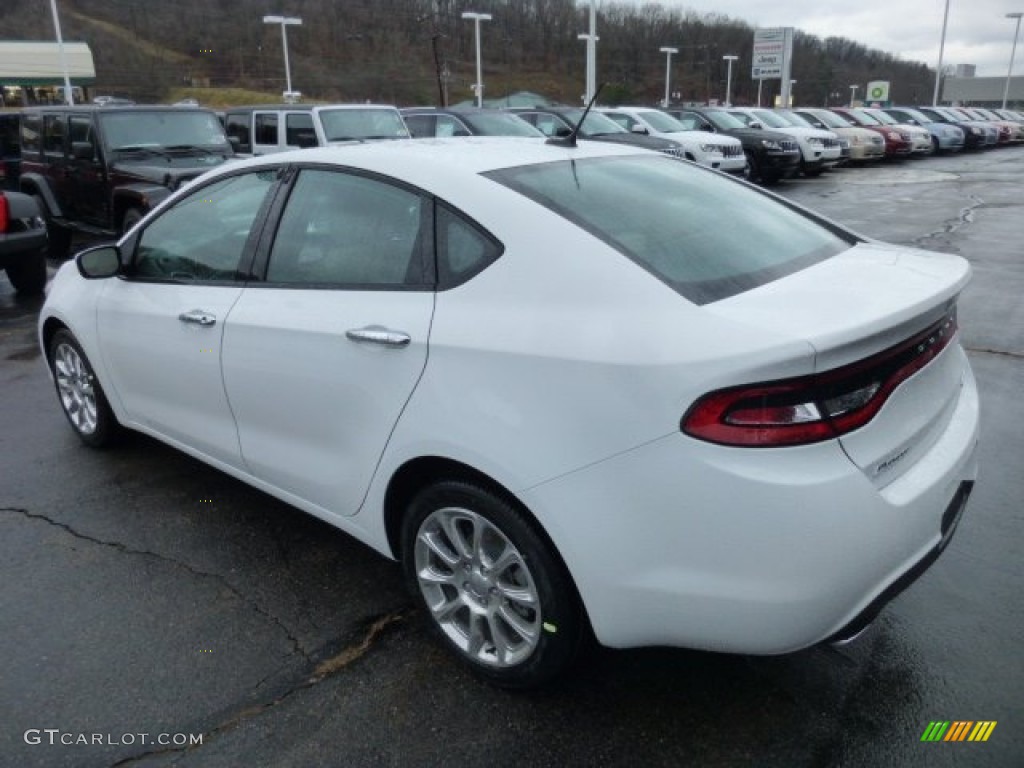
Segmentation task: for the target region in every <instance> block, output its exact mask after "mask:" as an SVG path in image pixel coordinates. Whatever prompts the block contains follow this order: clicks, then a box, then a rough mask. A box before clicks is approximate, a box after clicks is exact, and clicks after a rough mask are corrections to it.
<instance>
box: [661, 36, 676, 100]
mask: <svg viewBox="0 0 1024 768" xmlns="http://www.w3.org/2000/svg"><path fill="white" fill-rule="evenodd" d="M658 50H659V51H661V52H662V53H664V54H665V100H664V101H663V102H662V103H661V106H663V107H664V108H665V109H668V105H669V87H670V84H671V81H672V54H673V53H679V49H678V48H668V47H663V48H659V49H658Z"/></svg>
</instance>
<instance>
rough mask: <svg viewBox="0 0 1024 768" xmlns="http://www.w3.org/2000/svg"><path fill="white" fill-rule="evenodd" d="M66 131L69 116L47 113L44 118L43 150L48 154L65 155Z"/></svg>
mask: <svg viewBox="0 0 1024 768" xmlns="http://www.w3.org/2000/svg"><path fill="white" fill-rule="evenodd" d="M66 133H67V118H66V117H65V116H64V115H62V114H61V115H46V116H45V117H44V118H43V152H44V153H46V154H48V155H63V154H64V136H65V134H66Z"/></svg>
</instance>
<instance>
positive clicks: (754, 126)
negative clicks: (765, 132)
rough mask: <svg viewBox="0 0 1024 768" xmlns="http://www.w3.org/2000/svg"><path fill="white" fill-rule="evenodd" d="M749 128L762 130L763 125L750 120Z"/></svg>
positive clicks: (757, 121) (758, 121)
mask: <svg viewBox="0 0 1024 768" xmlns="http://www.w3.org/2000/svg"><path fill="white" fill-rule="evenodd" d="M750 127H751V128H757V129H758V130H761V129H762V128H764V123H762V122H761V121H760V120H751V121H750Z"/></svg>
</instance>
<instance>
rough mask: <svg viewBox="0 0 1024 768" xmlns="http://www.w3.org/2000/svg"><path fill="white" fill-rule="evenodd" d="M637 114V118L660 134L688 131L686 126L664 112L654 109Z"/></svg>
mask: <svg viewBox="0 0 1024 768" xmlns="http://www.w3.org/2000/svg"><path fill="white" fill-rule="evenodd" d="M636 114H637V117H639V118H640V119H641V120H643V121H644V122H645V123H647V124H648V125H649V126H651V128H653V129H654V130H656V131H658V132H659V133H679V132H680V131H685V130H686V126H685V125H683V124H682V123H680V122H679V121H678V120H676V119H675V118H674V117H672V115H666V114H665V113H664V112H658V111H657V110H654V109H645V110H643V111H641V112H637V113H636Z"/></svg>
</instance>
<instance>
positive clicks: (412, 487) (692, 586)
mask: <svg viewBox="0 0 1024 768" xmlns="http://www.w3.org/2000/svg"><path fill="white" fill-rule="evenodd" d="M968 277H969V268H968V265H967V262H966V261H964V260H963V259H961V258H959V257H957V256H952V255H946V254H939V253H928V252H924V251H919V250H912V249H908V248H903V247H896V246H891V245H885V244H883V243H879V242H875V241H871V240H867V239H865V238H863V237H860V236H858V235H856V234H853V233H851V232H849V231H846V230H845V229H843V228H841V227H839V226H837V225H835V224H833V223H830V222H828V221H826V220H823V219H821V218H819V217H817V216H815V215H814V214H812V213H809V212H807V211H805V210H803V209H800V208H798V207H796V206H794V205H792V204H789V203H786V202H783V201H781V200H780V199H779V198H776V197H775V196H773V195H771V194H768V193H765V192H763V191H760V190H757V189H756V188H754V187H752V186H750V185H747V184H746V183H744V182H740V181H736V180H733V179H730V178H727V177H725V176H723V175H721V174H718V173H715V172H713V171H709V170H706V169H703V168H700V167H697V166H695V165H693V164H690V163H683V162H679V161H678V160H674V159H671V158H668V157H665V156H662V155H659V154H656V153H652V152H647V151H645V150H642V149H635V148H631V147H623V146H616V145H610V144H601V143H593V144H585V143H582V142H581V143H580V144H579V146H572V145H571V142H567V141H565V140H559V143H557V144H550V143H549V144H544V143H542V142H537V141H536V140H528V139H486V138H475V137H471V138H463V139H456V140H444V139H441V140H433V139H426V140H422V141H417V142H389V143H386V144H383V143H382V144H365V145H353V146H346V147H335V148H324V149H310V150H302V151H299V152H291V153H286V154H277V155H268V156H266V157H261V158H256V159H253V160H248V161H243V162H240V163H236V164H231V165H226V166H224V167H222V168H219V169H217V170H215V171H212V172H210V173H208V174H206V175H204V176H203V177H201V178H199V179H198V180H196V181H195V182H194V183H193V184H191V185H190V186H188V187H186V188H184V189H181V190H179V191H178V192H176V193H175V194H174V195H172V196H171V197H170V198H168V200H166V201H165V202H164V203H163V204H161V205H160V206H159V207H158V208H156V209H155V210H154V211H153V212H152V213H150V214H149V215H148V216H146V218H145V219H143V220H142V221H141V222H140V223H139V224H138V225H137V226H136V227H134V228H133V229H132V230H131V231H130V232H128V233H127V234H126V235H125V236H124V237H123V238H122V239H121V241H120V242H119V243H118V244H117V245H111V246H101V247H98V248H94V249H92V250H89V251H85V252H83V253H81V254H79V255H78V257H77V258H76V259H75V261H74V262H72V263H68V264H66V265H64V266H63V267H62V268H61V269H60V271H59V273H58V274H57V276H56V278H55V280H54V282H53V285H52V289H51V291H50V294H49V296H48V299H47V301H46V304H45V306H44V308H43V310H42V313H41V317H40V324H39V339H40V342H41V344H42V348H43V350H44V351H45V356H46V360H47V361H48V363H49V367H50V370H51V372H52V376H53V380H54V382H55V384H56V392H57V397H58V401H59V403H60V405H61V407H62V408H63V410H64V413H65V414H66V416H67V418H68V421H69V422H70V424H71V427H72V429H73V430H74V431H75V432H76V433H77V434H78V436H79V437H80V438H81V439H82V440H83V441H84V442H85V443H87V444H89V445H92V446H97V447H100V446H103V445H105V444H107V443H108V442H110V441H111V440H113V439H115V438H116V437H117V434H118V432H119V430H121V429H131V430H138V431H140V432H143V433H145V434H147V435H151V436H153V437H155V438H157V439H158V440H162V441H164V442H165V443H167V444H169V445H171V446H174V447H175V448H178V449H180V450H182V451H184V452H186V453H188V454H190V455H192V456H194V457H196V458H198V459H200V460H201V461H204V462H207V463H208V464H211V465H212V466H214V467H217V468H219V469H221V470H223V471H224V472H226V473H228V474H230V475H232V476H234V477H236V478H239V479H241V480H243V481H245V482H247V483H250V484H251V485H253V486H255V487H257V488H259V489H262V490H264V491H266V492H267V493H269V494H272V495H273V496H276V497H278V498H280V499H283V500H284V501H286V502H288V503H290V504H293V505H295V506H296V507H298V508H300V509H303V510H305V511H307V512H309V513H311V514H313V515H316V516H317V517H319V518H322V519H324V520H326V521H328V522H329V523H331V524H333V525H335V526H337V527H338V528H340V529H342V530H344V531H347V532H349V533H350V534H352V535H353V536H355V537H356V538H358V539H359V540H361V541H363V542H365V543H366V544H368V545H369V546H371V547H373V548H374V549H376V550H377V551H379V552H381V553H384V554H385V555H388V556H390V557H393V558H395V559H397V560H399V561H401V563H402V566H403V568H404V572H405V574H406V577H407V579H408V582H409V586H410V588H411V589H412V591H413V593H414V594H415V595H416V596H417V599H418V600H420V602H421V603H422V606H423V610H424V614H425V615H426V616H428V617H429V624H430V626H431V627H432V628H433V629H435V630H436V632H437V634H438V636H439V638H440V640H441V642H443V643H444V644H446V645H447V646H448V647H450V648H451V649H452V650H453V651H454V653H455V654H457V655H458V656H459V657H460V658H461V659H462V660H463V661H464V662H465V663H466V664H467V665H468V666H469V667H471V668H472V669H474V670H475V671H477V672H478V673H480V674H482V675H483V676H484V677H486V678H488V679H489V680H491V681H493V682H495V683H497V684H500V685H505V686H510V687H525V686H531V685H537V684H540V683H543V682H545V681H547V680H549V679H550V678H552V677H553V676H554V675H556V674H557V673H559V672H560V671H562V670H563V669H564V668H565V667H566V666H567V665H569V664H570V663H571V661H572V660H573V658H574V656H575V654H576V652H577V650H578V649H579V648H580V647H581V645H582V644H583V641H584V640H586V639H588V638H590V637H591V636H593V637H595V638H596V639H597V640H598V641H599V642H600V643H603V644H605V645H607V646H611V647H616V648H624V647H632V646H645V645H655V644H658V645H675V646H686V647H691V648H699V649H710V650H714V651H726V652H734V653H750V654H780V653H786V652H790V651H795V650H797V649H800V648H805V647H807V646H810V645H813V644H816V643H820V642H822V641H829V642H836V641H843V640H847V639H850V638H851V637H853V636H854V635H856V634H858V633H859V632H860V631H861V630H862V629H863V628H864V627H865V626H866V625H867V624H868V623H869V622H870V621H871V620H872V619H873V618H874V617H875V616H876V615H877V614H878V612H879V611H880V610H881V609H882V606H883V605H884V604H885V603H886V602H887V601H888V600H890V599H891V598H892V597H893V596H894V595H895V594H896V593H897V592H899V591H900V590H901V589H903V588H904V587H905V586H907V585H908V584H909V583H910V582H911V581H913V580H914V579H915V578H916V577H917V576H919V575H920V574H921V573H922V572H923V571H924V569H925V568H926V567H927V566H928V565H929V564H930V563H931V562H932V561H933V560H934V559H935V557H937V556H938V554H939V553H940V552H941V551H942V550H943V549H944V548H945V546H946V545H947V544H948V542H949V541H950V537H951V536H952V535H953V533H954V531H955V530H956V527H957V524H958V522H959V520H960V517H961V513H962V511H963V509H964V506H965V502H966V499H967V496H968V494H969V492H970V489H971V487H972V483H973V481H974V478H975V474H976V463H975V451H976V439H977V429H978V396H977V390H976V387H975V383H974V378H973V376H972V373H971V369H970V366H969V365H968V361H967V358H966V356H965V354H964V352H963V350H962V348H961V346H960V343H959V338H958V335H957V319H956V317H957V316H956V307H957V298H958V296H959V294H960V292H961V291H962V289H963V288H964V286H965V285H966V283H967V281H968Z"/></svg>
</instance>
